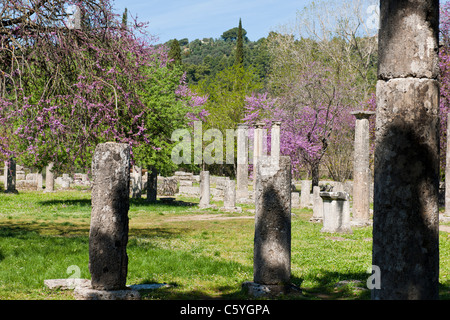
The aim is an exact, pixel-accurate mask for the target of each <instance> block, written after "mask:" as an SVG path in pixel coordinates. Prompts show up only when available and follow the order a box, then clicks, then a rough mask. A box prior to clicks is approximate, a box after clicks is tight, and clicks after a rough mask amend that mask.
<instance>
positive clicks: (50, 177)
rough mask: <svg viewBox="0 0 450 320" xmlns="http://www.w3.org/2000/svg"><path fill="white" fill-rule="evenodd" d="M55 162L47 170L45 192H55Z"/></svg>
mask: <svg viewBox="0 0 450 320" xmlns="http://www.w3.org/2000/svg"><path fill="white" fill-rule="evenodd" d="M52 170H53V162H50V163H49V164H48V165H47V168H46V169H45V192H53V191H54V190H55V176H54V174H53V171H52Z"/></svg>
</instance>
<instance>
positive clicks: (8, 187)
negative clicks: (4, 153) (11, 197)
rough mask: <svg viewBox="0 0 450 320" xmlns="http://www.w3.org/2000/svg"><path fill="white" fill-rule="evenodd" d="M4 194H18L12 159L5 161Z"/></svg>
mask: <svg viewBox="0 0 450 320" xmlns="http://www.w3.org/2000/svg"><path fill="white" fill-rule="evenodd" d="M5 192H6V193H17V192H18V191H17V189H16V161H15V160H14V159H13V158H10V159H8V160H7V161H5Z"/></svg>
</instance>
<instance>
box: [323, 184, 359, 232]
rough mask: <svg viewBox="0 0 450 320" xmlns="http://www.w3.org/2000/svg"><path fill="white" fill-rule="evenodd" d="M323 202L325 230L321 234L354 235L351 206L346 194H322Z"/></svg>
mask: <svg viewBox="0 0 450 320" xmlns="http://www.w3.org/2000/svg"><path fill="white" fill-rule="evenodd" d="M320 197H321V198H322V200H323V228H322V229H321V230H320V231H321V232H329V233H352V232H353V231H352V229H351V227H350V204H349V196H348V193H346V192H341V191H338V192H321V193H320Z"/></svg>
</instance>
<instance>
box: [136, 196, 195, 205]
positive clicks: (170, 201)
mask: <svg viewBox="0 0 450 320" xmlns="http://www.w3.org/2000/svg"><path fill="white" fill-rule="evenodd" d="M196 205H198V202H197V203H196V202H191V201H184V200H177V199H176V198H175V197H166V198H162V197H161V198H159V199H158V200H156V202H149V201H147V199H144V198H141V199H133V198H130V207H131V206H134V207H192V206H196Z"/></svg>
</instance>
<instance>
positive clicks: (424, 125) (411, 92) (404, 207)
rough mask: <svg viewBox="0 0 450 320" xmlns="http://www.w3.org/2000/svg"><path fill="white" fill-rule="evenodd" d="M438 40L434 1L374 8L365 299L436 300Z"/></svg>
mask: <svg viewBox="0 0 450 320" xmlns="http://www.w3.org/2000/svg"><path fill="white" fill-rule="evenodd" d="M438 33H439V1H438V0H412V1H397V0H385V1H381V2H380V30H379V36H378V37H379V40H378V45H379V47H378V55H379V62H378V63H379V65H378V79H379V80H378V82H377V92H376V95H377V116H376V117H377V119H376V149H375V159H374V160H375V173H374V185H375V186H374V215H373V255H372V264H373V265H375V266H377V267H378V268H379V270H378V272H379V275H380V279H381V282H380V283H379V286H374V288H373V289H372V299H390V300H394V299H438V293H439V232H438V228H439V212H438V192H439V83H438V80H437V78H438V75H439V59H438V51H439V37H438ZM376 270H377V269H376Z"/></svg>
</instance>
